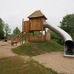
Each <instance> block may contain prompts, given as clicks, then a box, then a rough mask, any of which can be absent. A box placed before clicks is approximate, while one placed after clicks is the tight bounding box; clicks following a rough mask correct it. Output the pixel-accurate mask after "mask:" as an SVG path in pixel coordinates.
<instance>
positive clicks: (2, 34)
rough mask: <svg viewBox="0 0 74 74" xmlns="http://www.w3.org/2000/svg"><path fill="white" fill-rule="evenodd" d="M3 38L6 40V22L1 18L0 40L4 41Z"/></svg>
mask: <svg viewBox="0 0 74 74" xmlns="http://www.w3.org/2000/svg"><path fill="white" fill-rule="evenodd" d="M3 38H4V22H3V20H2V19H1V18H0V39H3Z"/></svg>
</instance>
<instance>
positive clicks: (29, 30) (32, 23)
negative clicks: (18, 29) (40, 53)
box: [14, 10, 74, 56]
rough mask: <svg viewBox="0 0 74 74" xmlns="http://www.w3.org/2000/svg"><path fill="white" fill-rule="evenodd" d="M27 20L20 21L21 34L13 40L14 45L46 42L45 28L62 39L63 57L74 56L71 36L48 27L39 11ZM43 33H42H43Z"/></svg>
mask: <svg viewBox="0 0 74 74" xmlns="http://www.w3.org/2000/svg"><path fill="white" fill-rule="evenodd" d="M28 18H29V20H27V21H24V19H23V20H22V33H21V34H20V35H18V36H17V37H15V38H14V43H16V42H15V41H17V42H20V41H22V43H23V41H25V42H39V41H40V42H41V41H46V40H48V37H47V31H46V28H48V29H51V30H53V31H54V32H56V33H58V34H59V35H61V36H62V37H63V38H64V56H74V42H73V40H72V38H71V36H70V35H69V34H68V33H67V32H65V31H64V30H62V29H61V28H59V27H57V26H55V25H50V24H48V23H47V22H46V20H47V18H46V17H45V15H44V14H42V12H41V11H40V10H38V11H35V12H34V13H32V14H31V15H30V16H29V17H28ZM43 32H44V33H43Z"/></svg>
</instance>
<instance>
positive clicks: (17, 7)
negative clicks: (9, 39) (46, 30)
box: [0, 0, 74, 30]
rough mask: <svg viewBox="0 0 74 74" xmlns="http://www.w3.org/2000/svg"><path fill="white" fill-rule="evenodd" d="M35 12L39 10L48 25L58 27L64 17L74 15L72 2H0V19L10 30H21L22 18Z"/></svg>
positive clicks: (30, 0)
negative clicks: (46, 19)
mask: <svg viewBox="0 0 74 74" xmlns="http://www.w3.org/2000/svg"><path fill="white" fill-rule="evenodd" d="M35 10H41V11H42V12H43V14H45V15H46V17H47V18H48V21H49V22H50V24H52V25H59V22H60V21H61V20H62V18H63V17H64V16H65V15H67V14H73V13H74V0H0V18H2V19H3V20H4V21H5V22H6V23H8V24H9V26H10V28H11V30H13V29H14V28H15V27H16V26H18V27H19V28H20V29H21V26H22V18H24V19H25V20H27V16H29V15H30V14H31V13H32V12H34V11H35Z"/></svg>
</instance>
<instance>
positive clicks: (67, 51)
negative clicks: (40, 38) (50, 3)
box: [44, 22, 74, 56]
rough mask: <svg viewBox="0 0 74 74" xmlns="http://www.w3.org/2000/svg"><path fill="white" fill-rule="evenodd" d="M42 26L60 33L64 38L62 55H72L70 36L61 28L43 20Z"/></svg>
mask: <svg viewBox="0 0 74 74" xmlns="http://www.w3.org/2000/svg"><path fill="white" fill-rule="evenodd" d="M44 26H45V27H47V28H49V29H51V30H53V31H54V32H56V33H58V34H60V35H61V36H62V37H63V38H64V56H74V42H73V39H72V38H71V36H70V35H69V34H68V33H67V32H65V31H64V30H62V29H61V28H59V27H57V26H55V25H50V24H48V23H47V22H44Z"/></svg>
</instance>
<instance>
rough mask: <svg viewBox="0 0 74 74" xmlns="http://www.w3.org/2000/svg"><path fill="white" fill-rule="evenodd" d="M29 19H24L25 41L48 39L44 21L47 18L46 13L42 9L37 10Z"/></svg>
mask: <svg viewBox="0 0 74 74" xmlns="http://www.w3.org/2000/svg"><path fill="white" fill-rule="evenodd" d="M28 18H29V20H27V21H24V20H23V21H22V32H23V33H25V41H28V42H39V41H46V40H47V32H46V28H45V27H44V25H43V23H44V22H45V21H46V20H47V18H46V17H45V15H44V14H43V13H42V12H41V11H40V10H38V11H35V12H34V13H32V14H31V15H30V16H28Z"/></svg>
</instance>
